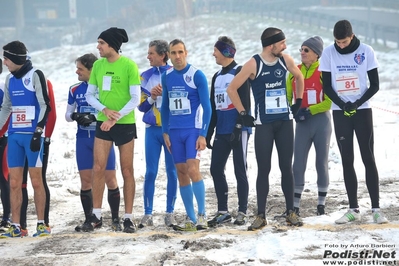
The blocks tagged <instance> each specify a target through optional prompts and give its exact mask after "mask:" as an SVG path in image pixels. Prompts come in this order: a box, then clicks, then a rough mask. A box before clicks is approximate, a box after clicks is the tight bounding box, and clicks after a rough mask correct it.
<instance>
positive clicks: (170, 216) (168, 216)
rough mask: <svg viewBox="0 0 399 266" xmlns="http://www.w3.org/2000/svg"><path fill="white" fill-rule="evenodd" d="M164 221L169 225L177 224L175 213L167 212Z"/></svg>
mask: <svg viewBox="0 0 399 266" xmlns="http://www.w3.org/2000/svg"><path fill="white" fill-rule="evenodd" d="M164 221H165V225H166V226H167V227H172V226H173V225H175V224H176V220H175V215H174V214H173V213H172V212H167V213H166V214H165V218H164Z"/></svg>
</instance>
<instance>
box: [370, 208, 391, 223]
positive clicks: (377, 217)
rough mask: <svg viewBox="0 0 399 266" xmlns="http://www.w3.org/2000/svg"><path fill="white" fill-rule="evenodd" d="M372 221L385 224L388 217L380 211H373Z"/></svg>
mask: <svg viewBox="0 0 399 266" xmlns="http://www.w3.org/2000/svg"><path fill="white" fill-rule="evenodd" d="M373 221H374V222H375V223H377V224H386V223H388V219H387V218H385V216H384V215H383V214H382V212H380V211H377V210H376V211H373Z"/></svg>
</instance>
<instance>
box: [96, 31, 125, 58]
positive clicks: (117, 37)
mask: <svg viewBox="0 0 399 266" xmlns="http://www.w3.org/2000/svg"><path fill="white" fill-rule="evenodd" d="M98 39H103V40H104V41H105V42H106V43H108V45H109V46H111V47H112V48H114V50H115V51H116V52H117V53H119V50H120V48H121V45H122V43H125V42H128V41H129V37H128V36H127V33H126V31H125V30H124V29H119V28H117V27H112V28H109V29H108V30H105V31H103V32H101V34H100V36H98Z"/></svg>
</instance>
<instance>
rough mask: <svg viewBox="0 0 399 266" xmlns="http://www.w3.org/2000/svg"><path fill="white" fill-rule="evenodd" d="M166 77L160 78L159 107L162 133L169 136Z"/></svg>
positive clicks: (163, 75)
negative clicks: (160, 99) (160, 100)
mask: <svg viewBox="0 0 399 266" xmlns="http://www.w3.org/2000/svg"><path fill="white" fill-rule="evenodd" d="M165 79H166V75H165V73H164V74H162V76H161V84H162V106H161V120H162V133H166V134H169V97H168V89H167V87H166V82H165Z"/></svg>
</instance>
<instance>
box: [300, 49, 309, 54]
mask: <svg viewBox="0 0 399 266" xmlns="http://www.w3.org/2000/svg"><path fill="white" fill-rule="evenodd" d="M302 51H304V52H305V53H309V51H310V50H309V49H308V48H300V49H299V52H302Z"/></svg>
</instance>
